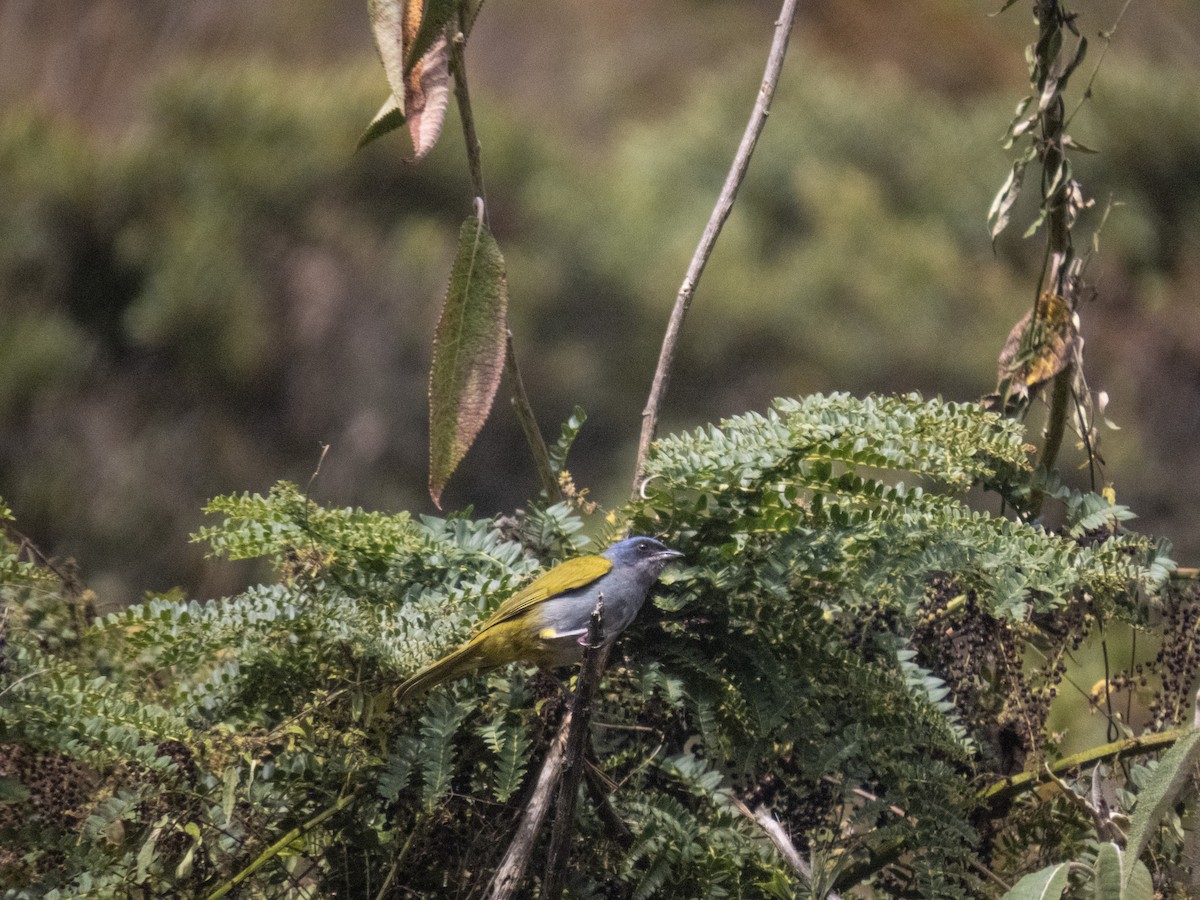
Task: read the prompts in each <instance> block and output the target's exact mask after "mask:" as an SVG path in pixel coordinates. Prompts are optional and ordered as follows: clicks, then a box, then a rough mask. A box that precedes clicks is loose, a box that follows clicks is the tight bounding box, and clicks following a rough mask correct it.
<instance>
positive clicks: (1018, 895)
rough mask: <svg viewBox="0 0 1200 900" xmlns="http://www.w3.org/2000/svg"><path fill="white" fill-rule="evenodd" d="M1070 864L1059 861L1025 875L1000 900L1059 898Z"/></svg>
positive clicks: (1046, 899) (1050, 899) (1064, 885)
mask: <svg viewBox="0 0 1200 900" xmlns="http://www.w3.org/2000/svg"><path fill="white" fill-rule="evenodd" d="M1070 871H1071V869H1070V866H1068V865H1067V864H1066V863H1059V864H1058V865H1056V866H1047V867H1046V868H1044V869H1040V870H1038V871H1037V872H1032V873H1030V874H1029V875H1026V876H1025V877H1024V878H1022V879H1021V880H1020V881H1018V882H1017V883H1016V884H1014V885H1013V886H1012V888H1011V889H1010V890H1009V891H1008V893H1006V894H1005V895H1004V896H1003V897H1002V898H1001V900H1059V898H1060V897H1062V895H1063V891H1064V890H1066V888H1067V875H1068V874H1070Z"/></svg>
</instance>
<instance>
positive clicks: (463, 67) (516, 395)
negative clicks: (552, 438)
mask: <svg viewBox="0 0 1200 900" xmlns="http://www.w3.org/2000/svg"><path fill="white" fill-rule="evenodd" d="M458 12H459V32H458V34H456V35H455V36H454V38H453V39H452V40H451V41H450V70H451V72H453V73H454V99H455V102H456V103H457V104H458V117H459V120H460V121H461V123H462V132H463V143H464V144H465V145H466V148H467V168H468V169H469V170H470V172H471V186H472V188H473V190H474V192H475V196H476V197H477V198H478V201H477V202H478V204H479V205H480V206H481V207H482V211H481V213H480V215H479V221H480V222H486V217H487V210H488V206H487V189H486V188H485V187H484V183H483V151H482V146H481V144H480V143H479V134H478V133H477V132H476V131H475V115H474V113H473V112H472V111H471V92H470V88H469V87H468V85H467V63H466V56H465V54H464V46H465V44H466V37H465V36H464V35H465V34H466V33H468V32H469V31H470V23H469V22H468V21H467V15H468V12H467V4H466V3H461V4H460V5H459V10H458ZM476 12H478V10H476ZM504 354H505V369H506V370H507V371H508V376H509V385H510V387H511V388H512V397H511V401H512V406H513V410H514V411H515V412H516V414H517V421H518V422H519V423H520V425H521V431H522V433H524V435H525V440H526V442H527V443H528V444H529V452H530V453H532V454H533V461H534V465H535V466H536V467H537V470H538V478H539V479H541V482H542V489H543V490H544V491H545V492H546V496H547V497H549V498H550V499H551V500H555V501H557V500H561V499H562V492H561V491H560V490H559V486H558V479H557V478H555V477H554V470H553V468H552V467H551V465H550V451H549V450H548V449H547V448H546V439H545V438H544V437H543V436H542V431H541V429H540V428H539V427H538V424H537V418H536V417H535V416H534V414H533V405H532V404H531V403H530V402H529V394H528V393H526V391H525V380H524V379H523V378H522V377H521V369H520V367H519V366H518V365H517V352H516V349H515V348H514V347H513V336H512V332H511V331H509V332H508V333H507V334H506V336H505V343H504Z"/></svg>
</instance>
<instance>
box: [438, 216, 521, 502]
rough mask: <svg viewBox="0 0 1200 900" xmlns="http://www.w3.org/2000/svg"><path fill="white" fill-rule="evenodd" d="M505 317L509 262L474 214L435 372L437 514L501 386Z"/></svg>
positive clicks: (453, 273)
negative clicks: (505, 265) (456, 470)
mask: <svg viewBox="0 0 1200 900" xmlns="http://www.w3.org/2000/svg"><path fill="white" fill-rule="evenodd" d="M507 314H508V284H507V282H506V280H505V274H504V257H503V256H502V255H501V254H500V248H499V247H498V246H497V245H496V241H495V239H494V238H493V237H492V235H491V233H490V232H489V231H488V230H487V226H485V225H484V224H483V222H481V221H480V220H479V219H478V218H477V217H476V216H470V217H469V218H468V219H467V220H466V221H465V222H464V223H463V226H462V229H461V230H460V231H459V233H458V253H457V255H456V257H455V260H454V266H453V268H452V269H451V270H450V286H449V288H448V290H447V291H446V302H445V304H444V305H443V306H442V315H441V318H440V319H439V320H438V326H437V332H436V334H435V336H434V349H433V365H432V367H431V369H430V373H429V495H430V497H432V498H433V502H434V504H436V505H437V506H438V508H439V509H440V508H441V497H442V491H443V490H444V489H445V487H446V482H448V481H449V480H450V476H451V475H452V474H453V473H454V470H455V469H456V468H457V467H458V464H459V463H460V462H461V461H462V458H463V456H465V455H466V452H467V450H468V449H470V447H471V444H472V443H474V441H475V438H476V436H477V435H478V434H479V430H480V429H481V428H483V423H484V422H485V421H486V420H487V417H488V413H489V412H490V411H491V408H492V401H493V400H494V399H495V396H496V389H497V388H498V387H499V386H500V376H501V374H502V373H503V371H504V347H505V340H506V335H507V333H508V331H507V329H508V325H507Z"/></svg>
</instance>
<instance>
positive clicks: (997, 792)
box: [976, 728, 1188, 806]
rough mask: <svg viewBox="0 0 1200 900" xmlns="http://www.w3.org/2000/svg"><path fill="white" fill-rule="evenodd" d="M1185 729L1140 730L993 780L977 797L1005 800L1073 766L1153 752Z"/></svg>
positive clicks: (986, 801)
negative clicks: (1029, 770) (1148, 731)
mask: <svg viewBox="0 0 1200 900" xmlns="http://www.w3.org/2000/svg"><path fill="white" fill-rule="evenodd" d="M1187 732H1188V729H1187V728H1172V729H1170V730H1168V731H1160V732H1158V733H1157V734H1143V735H1139V736H1137V737H1131V738H1125V739H1124V740H1120V741H1113V742H1112V743H1109V744H1102V745H1101V746H1099V747H1093V748H1092V749H1091V750H1084V751H1082V752H1080V753H1075V754H1073V755H1071V756H1064V757H1063V758H1062V759H1060V760H1059V761H1058V762H1056V763H1055V764H1054V765H1053V766H1046V767H1045V768H1044V769H1042V770H1041V771H1032V772H1022V773H1020V774H1019V775H1012V776H1010V777H1008V778H1003V779H1001V780H1000V781H996V782H993V783H992V784H989V785H988V786H987V787H985V788H984V789H983V790H981V791H980V792H979V793H978V794H976V797H977V799H978V800H979V801H980V802H982V803H984V804H986V805H989V806H994V805H995V804H998V803H1000V802H1001V801H1004V800H1010V799H1012V798H1013V797H1016V796H1019V795H1020V794H1023V793H1025V792H1026V791H1031V790H1033V789H1034V788H1037V787H1040V786H1041V785H1043V784H1046V783H1048V782H1050V781H1053V780H1055V779H1057V778H1059V777H1061V776H1063V775H1066V774H1068V773H1070V772H1071V771H1073V770H1075V769H1082V768H1084V767H1085V766H1090V765H1095V764H1096V763H1101V762H1108V761H1111V760H1117V759H1128V758H1129V757H1131V756H1142V755H1144V754H1147V753H1154V752H1156V751H1158V750H1162V749H1165V748H1166V747H1169V746H1171V745H1172V744H1174V743H1175V742H1176V741H1177V740H1179V739H1180V738H1181V737H1183V736H1184V735H1185V734H1186V733H1187Z"/></svg>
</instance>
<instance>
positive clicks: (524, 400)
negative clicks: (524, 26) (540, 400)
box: [504, 330, 562, 503]
mask: <svg viewBox="0 0 1200 900" xmlns="http://www.w3.org/2000/svg"><path fill="white" fill-rule="evenodd" d="M504 352H505V357H506V358H505V368H506V370H507V371H508V377H509V381H510V383H511V384H512V397H511V398H510V402H511V403H512V407H513V412H515V413H516V414H517V422H519V423H520V425H521V431H522V432H524V434H525V441H526V443H528V444H529V449H530V451H531V452H532V453H533V464H534V465H535V466H536V467H537V470H538V478H539V479H541V482H542V490H543V491H544V492H545V493H546V497H547V498H548V499H550V500H551V501H553V502H555V503H557V502H558V501H560V500H562V487H561V485H559V483H558V479H557V478H556V477H555V475H554V467H553V466H551V465H550V451H549V450H548V449H547V448H546V439H545V438H544V437H542V430H541V429H540V428H538V423H537V418H536V417H535V416H534V414H533V406H531V405H530V403H529V395H528V394H527V393H525V380H524V379H523V378H522V377H521V367H520V366H518V365H517V352H516V350H515V349H514V348H513V336H512V331H511V330H510V331H509V332H508V341H507V343H506V344H505V346H504Z"/></svg>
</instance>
